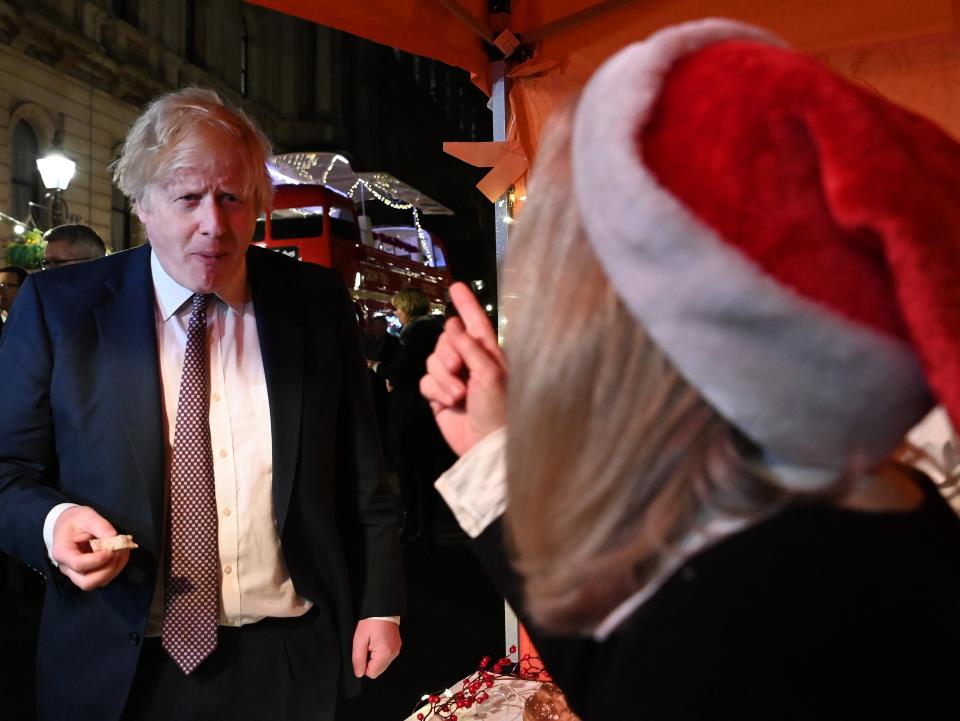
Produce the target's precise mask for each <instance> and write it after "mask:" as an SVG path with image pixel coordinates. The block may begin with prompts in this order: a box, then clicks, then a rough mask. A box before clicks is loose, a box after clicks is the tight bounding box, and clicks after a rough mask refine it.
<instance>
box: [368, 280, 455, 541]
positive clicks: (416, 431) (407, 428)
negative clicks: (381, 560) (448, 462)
mask: <svg viewBox="0 0 960 721" xmlns="http://www.w3.org/2000/svg"><path fill="white" fill-rule="evenodd" d="M391 302H392V304H393V307H394V309H395V310H396V314H397V318H398V319H399V320H400V324H401V326H402V330H401V331H400V347H399V348H398V349H397V351H396V353H394V355H393V358H392V359H390V360H385V361H381V362H375V363H373V364H371V367H372V368H373V369H374V370H375V372H376V373H377V375H378V376H379V377H381V378H383V379H384V380H386V382H387V388H388V389H389V390H390V401H389V404H388V412H387V438H388V440H387V447H388V449H389V450H388V455H390V456H392V457H393V458H394V459H395V462H396V470H397V475H398V477H399V481H400V496H401V499H402V500H403V511H404V514H403V515H404V518H403V527H402V530H401V538H402V540H404V541H412V540H414V539H417V538H421V537H422V539H423V541H424V543H425V544H426V545H427V546H428V547H429V546H431V545H432V544H433V541H434V520H435V515H436V514H435V512H436V491H435V490H434V488H433V483H434V481H436V479H437V476H439V475H440V473H441V472H442V471H443V470H445V468H446V467H445V466H444V467H441V466H440V463H441V460H440V459H441V449H442V447H443V446H444V445H445V444H444V441H443V438H442V437H441V436H440V432H439V430H438V429H437V424H436V422H435V421H434V419H433V414H432V413H430V407H429V406H428V405H427V402H426V401H425V400H424V399H423V396H422V395H420V390H419V384H420V379H421V378H422V377H423V374H424V373H426V370H427V356H429V355H430V354H431V353H432V352H433V349H434V347H435V346H436V344H437V338H438V337H439V336H440V333H441V332H442V331H443V325H442V322H443V319H442V318H439V317H436V316H432V315H430V299H429V298H428V297H427V296H426V294H424V292H423V291H421V290H420V289H419V288H415V287H413V286H408V287H406V288H403V289H402V290H400V291H399V292H398V293H396V294H395V295H394V296H393V298H392V299H391Z"/></svg>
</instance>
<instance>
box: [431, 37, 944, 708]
mask: <svg viewBox="0 0 960 721" xmlns="http://www.w3.org/2000/svg"><path fill="white" fill-rule="evenodd" d="M529 197H530V200H529V202H528V203H527V205H526V207H525V209H524V212H523V215H522V217H521V218H520V219H519V222H518V223H517V225H516V226H515V229H516V232H515V233H514V234H513V238H512V245H511V249H510V252H509V258H508V260H507V264H506V268H505V270H504V274H503V277H504V283H505V288H504V293H503V297H504V298H505V299H507V302H506V303H505V307H504V312H505V315H506V319H507V321H508V322H507V325H506V344H505V348H506V355H504V353H503V352H502V351H501V349H500V348H499V347H498V346H497V342H496V338H495V334H494V332H493V330H492V328H491V327H490V326H489V324H488V323H487V321H486V318H485V316H484V314H483V313H482V311H481V310H480V308H479V306H478V305H477V304H476V302H475V301H474V300H473V298H472V296H471V295H470V293H469V291H468V290H467V289H466V287H464V286H462V285H459V286H455V287H454V288H452V289H451V295H452V296H453V299H454V301H455V302H456V303H457V306H458V308H459V310H460V313H461V316H462V320H460V319H452V320H450V321H448V323H447V326H446V330H445V332H444V335H443V336H442V338H441V341H440V343H439V344H438V346H437V349H436V351H435V353H434V354H433V356H431V358H430V361H429V363H428V374H427V375H426V376H425V377H424V379H423V381H422V382H421V389H422V391H423V393H424V395H425V396H426V397H427V399H428V400H429V401H430V402H431V405H432V408H433V411H434V413H435V416H436V419H437V421H438V423H439V425H440V427H441V429H442V430H443V432H444V434H445V436H446V438H447V440H448V442H449V443H450V445H451V447H453V448H454V450H456V451H457V452H458V453H460V454H462V458H461V459H460V461H459V462H458V464H457V465H456V466H455V467H454V468H452V469H451V470H450V471H449V472H448V473H447V474H445V475H444V476H442V477H441V479H440V480H439V481H438V484H437V487H438V489H439V490H440V492H441V494H442V495H443V496H444V498H445V499H446V501H447V502H448V504H449V505H450V506H451V508H452V509H453V511H454V513H455V515H456V516H457V518H458V520H459V522H460V523H461V525H462V526H463V527H464V529H465V530H466V531H467V533H468V534H469V535H470V536H471V537H472V538H473V541H472V543H473V545H474V547H475V548H476V550H477V552H478V553H479V554H480V556H481V558H482V559H483V561H484V562H485V563H486V565H487V566H488V568H489V569H490V571H491V572H492V574H493V576H494V578H495V579H496V580H497V581H498V582H499V583H500V584H501V587H502V589H503V590H504V593H505V595H506V596H507V598H508V600H509V601H510V603H511V605H513V606H514V608H517V609H519V610H520V615H521V617H522V618H523V620H524V621H525V623H527V624H528V627H529V630H530V631H531V634H532V636H533V638H534V641H535V643H536V645H537V647H538V649H539V651H540V652H541V654H542V656H543V658H544V660H545V662H546V665H547V669H548V670H549V671H550V672H551V674H552V675H553V676H554V678H555V679H556V680H557V681H558V683H559V684H560V686H561V688H563V690H564V691H565V692H566V693H567V695H568V697H569V700H570V703H571V706H572V708H573V709H574V710H575V711H576V712H578V713H579V714H580V715H581V716H582V717H583V718H584V719H605V720H607V719H618V718H625V717H629V718H637V719H643V720H644V721H654V720H656V719H671V720H673V721H676V720H677V719H705V718H710V719H719V718H736V719H741V720H743V719H773V718H775V719H822V718H841V719H844V718H845V719H849V718H869V719H893V718H897V719H940V718H956V717H957V714H958V713H960V711H958V710H957V709H958V708H960V706H958V704H960V701H958V700H957V699H956V695H955V692H954V688H955V684H956V679H957V678H960V520H958V519H957V517H956V515H955V514H954V513H953V511H952V510H951V509H950V508H949V506H947V505H946V504H945V503H944V501H943V499H942V498H941V497H940V494H939V493H938V491H937V489H936V488H935V487H934V486H933V485H932V484H931V483H930V482H929V481H928V480H926V479H925V477H923V476H922V474H919V473H917V472H915V471H913V470H912V469H910V468H908V467H904V466H900V465H898V464H896V463H895V462H892V461H891V460H890V459H891V456H892V454H893V453H894V451H895V450H896V448H897V446H898V444H899V443H900V441H901V439H902V438H903V436H904V434H905V433H906V432H907V431H908V429H910V428H911V426H913V425H914V424H915V423H916V422H917V421H918V420H919V419H920V418H921V417H922V416H923V415H924V413H925V412H926V411H927V410H929V408H930V407H931V406H932V405H933V404H934V402H935V399H937V400H939V402H941V403H943V405H944V406H945V408H946V409H947V411H948V412H949V413H950V415H951V416H952V418H953V419H954V421H955V422H956V421H958V420H960V343H958V342H957V338H956V334H957V331H958V329H960V146H958V145H957V143H955V142H954V141H953V140H952V139H950V138H949V137H948V136H947V135H945V134H944V133H943V132H942V131H941V130H939V129H938V128H936V127H935V126H934V125H932V124H931V123H929V122H928V121H926V120H924V119H923V118H920V117H917V116H916V115H913V114H911V113H909V112H907V111H905V110H903V109H901V108H898V107H896V106H894V105H893V104H891V103H889V102H888V101H886V100H884V99H883V98H881V97H879V96H877V95H876V94H873V93H871V92H868V91H866V90H864V89H862V88H858V87H855V86H853V85H851V84H850V83H848V82H846V81H845V80H843V79H841V78H839V77H837V76H835V75H834V74H832V73H830V72H829V71H828V70H827V69H825V68H824V67H822V66H821V65H820V64H818V63H817V62H815V61H813V60H812V59H809V58H807V57H804V56H803V55H800V54H798V53H795V52H792V51H791V50H789V49H788V48H786V47H785V46H784V44H783V43H782V42H781V41H780V40H778V39H776V38H774V37H771V36H770V35H768V34H767V33H765V32H764V31H762V30H759V29H757V28H754V27H750V26H746V25H742V24H739V23H735V22H732V21H724V20H705V21H699V22H694V23H689V24H685V25H680V26H676V27H672V28H668V29H666V30H663V31H661V32H658V33H656V34H655V35H653V36H651V37H650V38H649V39H647V40H646V41H644V42H640V43H636V44H634V45H631V46H629V47H627V48H625V49H624V50H622V51H621V52H619V53H618V54H617V55H615V56H614V57H612V58H611V59H610V60H609V61H607V62H606V63H605V64H604V65H603V66H602V67H601V68H600V69H599V70H597V72H596V73H595V74H594V76H593V77H592V78H591V79H590V81H589V82H588V83H587V85H586V87H585V88H584V90H583V92H582V94H581V95H580V96H579V98H578V99H577V101H576V103H575V104H574V105H573V106H572V107H570V108H569V109H568V110H567V111H566V112H561V113H559V117H557V118H555V119H554V120H553V122H552V123H551V126H550V128H549V130H548V131H547V132H546V133H545V134H544V138H543V142H542V144H541V147H540V150H539V157H538V159H537V164H536V168H535V170H534V172H533V176H532V179H531V185H530V192H529ZM543 307H549V308H551V310H552V313H551V314H550V315H547V316H545V315H543V314H542V313H541V312H540V311H539V309H541V308H543ZM508 361H509V377H510V383H509V389H507V377H508V371H507V362H508Z"/></svg>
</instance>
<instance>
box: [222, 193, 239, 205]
mask: <svg viewBox="0 0 960 721" xmlns="http://www.w3.org/2000/svg"><path fill="white" fill-rule="evenodd" d="M223 199H224V200H225V201H226V202H228V203H237V202H239V201H240V198H238V197H237V196H236V195H234V194H233V193H224V194H223Z"/></svg>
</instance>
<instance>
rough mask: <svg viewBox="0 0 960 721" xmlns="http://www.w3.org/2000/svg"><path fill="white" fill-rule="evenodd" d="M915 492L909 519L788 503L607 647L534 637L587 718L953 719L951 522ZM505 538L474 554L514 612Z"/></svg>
mask: <svg viewBox="0 0 960 721" xmlns="http://www.w3.org/2000/svg"><path fill="white" fill-rule="evenodd" d="M924 488H925V492H926V500H925V502H924V504H923V505H922V506H921V507H920V508H918V509H917V510H915V511H912V512H905V513H876V514H867V513H859V512H854V511H847V510H841V509H837V508H832V507H827V506H823V505H815V506H814V505H811V506H796V507H792V508H789V509H787V510H785V511H783V512H781V513H779V514H778V515H776V516H775V517H773V518H771V519H770V520H768V521H766V522H764V523H761V524H759V525H757V526H755V527H753V528H750V529H749V530H746V531H744V532H742V533H739V534H736V535H734V536H732V537H730V538H728V539H726V540H724V541H721V542H720V543H719V544H717V545H716V546H713V547H711V548H709V549H707V550H706V551H704V552H703V553H701V554H699V555H697V556H695V557H694V558H692V559H691V560H689V561H688V562H687V563H685V564H684V565H683V566H682V567H681V568H680V569H678V570H677V571H676V572H675V573H674V574H673V575H671V576H670V578H669V579H668V580H667V581H666V583H665V584H664V585H663V586H662V587H661V589H660V590H659V591H658V592H657V593H656V594H654V596H653V597H652V598H651V599H650V600H648V601H647V603H646V604H644V605H643V606H641V607H640V608H639V609H637V611H635V612H634V613H633V615H632V616H631V617H630V618H629V619H627V620H626V621H625V622H624V623H623V624H622V625H621V626H620V627H619V628H618V629H617V631H616V632H615V633H614V634H613V635H612V636H610V637H609V638H607V639H606V640H605V641H604V642H602V643H597V642H594V641H592V640H588V639H561V638H556V637H548V636H546V635H544V634H543V633H541V632H538V630H537V629H536V628H531V629H530V631H531V636H532V637H533V640H534V643H535V644H536V645H537V648H538V650H539V652H540V653H541V655H542V656H543V658H544V660H545V662H546V665H547V668H548V670H549V671H550V672H551V673H552V674H553V675H554V677H555V679H556V680H557V682H558V683H559V684H560V686H561V687H562V688H563V689H564V690H565V692H566V693H567V695H568V698H569V700H570V703H571V706H572V707H573V709H574V710H575V711H577V712H578V713H579V714H580V715H581V716H582V718H583V719H584V721H588V720H590V719H595V720H600V719H603V720H604V721H606V720H608V719H617V718H630V719H634V718H635V719H643V721H658V720H660V719H663V720H669V721H682V720H684V719H738V720H740V721H744V720H747V719H757V720H758V721H759V720H761V719H763V720H764V721H767V720H770V719H828V718H830V719H832V718H837V719H853V718H856V719H861V718H862V719H872V720H873V719H924V720H927V719H946V718H951V719H955V718H958V714H960V711H958V705H957V704H958V701H957V696H956V684H957V679H958V678H960V521H958V519H957V517H956V515H955V514H954V512H953V511H952V510H951V509H950V508H949V506H948V505H947V504H946V503H945V502H944V501H943V500H942V499H941V498H940V496H939V494H938V493H937V491H936V489H935V488H933V486H932V485H931V484H929V483H928V482H927V483H925V484H924ZM499 532H500V530H499V523H497V524H495V526H493V527H491V528H490V529H488V530H487V531H486V532H485V533H484V534H483V535H482V536H481V537H480V539H478V541H477V544H476V545H477V548H478V550H479V552H480V553H481V556H482V557H484V558H485V559H486V560H487V561H488V562H490V568H491V569H492V570H493V572H494V574H495V575H496V576H497V577H498V578H499V579H500V580H501V581H504V582H505V584H506V585H505V589H506V591H507V593H508V594H509V595H513V600H514V602H515V603H514V607H515V608H516V607H517V603H516V600H517V598H516V595H515V594H516V591H517V585H516V579H515V578H512V579H511V578H509V577H508V575H507V571H506V567H505V564H504V563H503V555H502V552H500V551H499V547H500V538H499ZM521 615H522V614H521Z"/></svg>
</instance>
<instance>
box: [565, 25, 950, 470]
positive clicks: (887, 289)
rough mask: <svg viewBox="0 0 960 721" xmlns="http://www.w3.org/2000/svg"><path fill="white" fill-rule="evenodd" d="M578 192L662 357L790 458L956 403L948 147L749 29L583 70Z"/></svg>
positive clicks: (711, 34)
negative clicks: (586, 76) (936, 403)
mask: <svg viewBox="0 0 960 721" xmlns="http://www.w3.org/2000/svg"><path fill="white" fill-rule="evenodd" d="M572 159H573V171H574V176H575V177H574V183H575V194H576V200H577V202H578V207H579V209H580V211H581V214H582V216H583V219H584V225H585V227H586V228H587V231H588V236H589V240H590V243H591V245H592V247H593V248H594V250H595V252H596V254H597V256H598V258H599V260H600V262H601V264H602V265H603V267H604V269H605V271H606V273H607V274H608V276H609V278H610V279H611V281H612V283H613V285H614V287H615V288H616V289H617V291H618V293H619V294H620V296H621V298H622V299H623V301H624V302H625V304H626V305H627V307H628V308H629V309H630V311H631V312H632V313H633V314H634V316H635V317H636V318H637V319H638V320H639V321H640V322H641V323H642V324H643V326H644V327H645V329H646V330H647V331H648V333H649V334H650V336H651V337H652V338H653V340H654V341H655V342H656V343H657V345H658V346H659V347H660V348H661V349H662V350H663V351H664V352H665V354H666V355H667V356H668V357H669V358H670V360H671V361H672V363H673V364H674V366H675V367H676V368H677V370H678V371H679V372H680V373H681V374H682V375H683V376H684V377H685V378H686V379H687V381H688V382H689V383H691V384H692V385H693V386H694V387H695V388H697V389H698V390H699V391H700V393H701V394H702V395H703V396H704V397H705V398H706V399H707V401H708V402H709V403H711V405H713V407H714V408H715V409H716V410H717V411H718V412H719V413H720V414H722V415H723V416H724V417H726V418H727V419H728V420H730V421H731V422H732V423H734V424H735V425H736V426H738V427H739V428H740V429H741V430H743V431H744V432H745V433H746V434H747V435H748V436H749V437H751V438H752V439H753V440H754V441H755V442H756V443H758V444H759V445H760V446H761V447H762V448H764V449H765V451H766V452H768V453H769V454H770V455H772V456H773V457H774V458H775V459H777V461H778V462H782V463H784V464H786V465H788V466H790V465H794V466H802V467H815V468H823V469H838V468H844V467H847V466H848V465H849V463H850V462H851V461H852V460H854V459H857V460H860V461H864V460H867V461H873V460H876V459H879V458H882V457H883V456H885V455H886V454H888V453H889V452H890V451H891V450H892V449H893V448H894V447H895V446H896V444H897V443H898V442H899V441H900V439H901V438H902V437H903V435H904V434H905V432H906V431H907V430H908V429H909V428H910V427H911V426H912V425H913V424H914V423H916V421H917V420H918V419H920V418H921V417H922V416H923V414H924V413H925V412H926V411H927V410H928V409H929V408H930V407H931V405H932V403H933V399H932V397H931V389H932V391H933V393H934V394H935V395H936V396H937V397H938V398H939V399H940V400H941V401H942V402H943V404H944V405H945V406H946V408H947V410H948V412H949V414H950V415H951V417H952V419H953V420H954V422H955V423H957V421H960V349H958V343H957V342H956V341H955V340H954V338H953V334H954V332H955V331H956V330H957V329H960V146H958V145H957V144H956V143H955V142H954V141H953V140H951V139H950V138H949V137H948V136H947V135H946V134H944V133H943V132H942V131H941V130H940V129H938V128H937V127H936V126H934V125H933V124H931V123H930V122H928V121H926V120H924V119H923V118H920V117H918V116H916V115H913V114H911V113H909V112H907V111H905V110H903V109H901V108H899V107H897V106H895V105H893V104H892V103H890V102H888V101H886V100H884V99H883V98H881V97H879V96H877V95H876V94H874V93H871V92H869V91H867V90H864V89H862V88H859V87H856V86H854V85H852V84H850V83H848V82H847V81H845V80H843V79H842V78H839V77H838V76H836V75H834V74H833V73H831V72H830V71H828V70H827V69H826V68H825V67H823V66H822V65H821V64H819V63H818V62H816V61H814V60H812V59H810V58H807V57H805V56H803V55H800V54H798V53H795V52H792V51H791V50H789V49H787V48H786V47H785V46H784V43H783V42H782V41H780V40H778V39H777V38H774V37H772V36H770V35H768V34H766V33H765V32H764V31H762V30H759V29H757V28H754V27H750V26H746V25H743V24H740V23H736V22H732V21H726V20H704V21H699V22H693V23H688V24H684V25H679V26H676V27H672V28H668V29H666V30H663V31H661V32H658V33H656V34H655V35H653V36H651V37H650V38H649V39H648V40H646V41H644V42H641V43H637V44H634V45H631V46H629V47H627V48H625V49H624V50H622V51H621V52H619V53H618V54H617V55H615V56H614V57H612V58H611V59H610V60H609V61H607V62H606V63H605V64H604V65H603V66H602V67H601V68H600V69H599V70H598V71H597V72H596V73H595V74H594V76H593V77H592V78H591V80H590V82H589V83H588V84H587V86H586V88H585V89H584V92H583V94H582V95H581V99H580V101H579V103H578V106H577V109H576V114H575V118H574V130H573V151H572Z"/></svg>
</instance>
